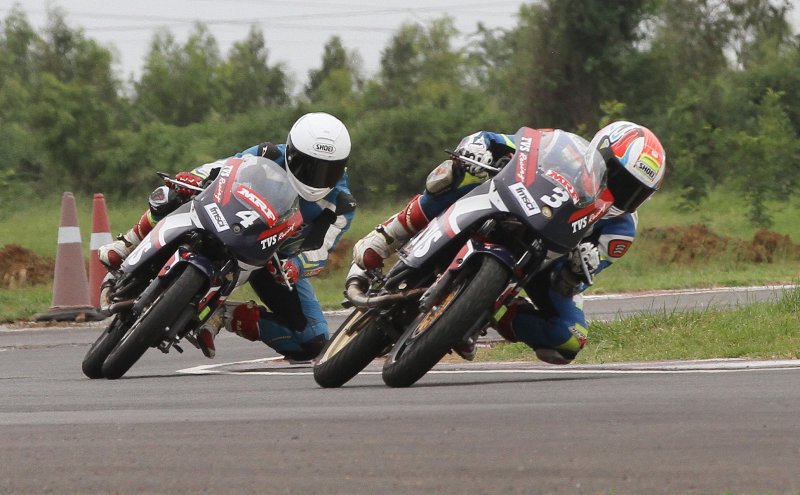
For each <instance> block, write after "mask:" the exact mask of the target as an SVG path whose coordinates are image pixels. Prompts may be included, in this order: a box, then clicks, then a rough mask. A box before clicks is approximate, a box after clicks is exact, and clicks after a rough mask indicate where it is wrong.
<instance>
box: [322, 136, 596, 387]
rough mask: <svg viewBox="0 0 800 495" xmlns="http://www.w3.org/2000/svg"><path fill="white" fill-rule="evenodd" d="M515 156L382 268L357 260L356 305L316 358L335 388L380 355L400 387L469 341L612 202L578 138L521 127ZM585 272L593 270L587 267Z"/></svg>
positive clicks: (352, 290)
mask: <svg viewBox="0 0 800 495" xmlns="http://www.w3.org/2000/svg"><path fill="white" fill-rule="evenodd" d="M514 142H515V143H516V145H517V146H516V148H517V149H516V152H515V153H514V155H513V157H511V158H510V160H508V161H507V163H505V164H504V165H502V166H501V167H497V168H495V167H490V166H485V165H483V164H481V163H479V162H475V161H473V160H470V159H469V158H466V157H462V156H459V155H456V154H453V153H451V156H452V158H453V160H460V161H461V162H462V163H465V164H472V165H477V166H481V167H484V168H486V169H487V170H488V171H489V173H490V174H492V175H493V176H492V178H491V179H490V180H488V181H486V182H485V183H483V184H482V185H480V186H478V187H476V188H475V189H473V190H472V191H470V192H469V193H468V194H467V195H465V196H464V197H462V198H460V199H459V200H458V201H456V202H455V203H453V204H452V205H451V206H450V207H449V208H448V209H447V210H446V211H444V212H443V213H442V214H441V215H439V216H438V217H436V218H435V219H433V220H432V221H431V222H430V223H429V224H428V226H427V227H426V228H425V229H423V230H422V231H420V232H419V233H417V234H416V235H415V236H414V237H413V238H411V239H410V240H409V241H408V242H407V243H406V245H405V246H403V247H402V248H401V249H400V251H399V253H398V254H399V259H398V261H397V262H396V263H395V264H394V265H393V266H392V267H391V269H389V271H388V272H387V274H386V275H385V276H382V275H380V274H375V273H371V274H368V273H364V272H363V271H361V270H359V269H358V267H356V266H355V265H353V268H352V269H351V273H350V274H349V275H348V280H347V282H346V285H347V289H346V292H345V295H346V298H347V304H348V305H352V306H353V307H354V308H355V309H354V310H353V312H352V313H351V314H350V315H349V316H348V318H347V319H346V320H345V321H344V323H342V325H341V326H340V328H339V329H338V330H337V331H336V332H335V333H334V335H333V336H332V338H331V340H330V341H329V342H328V344H327V346H326V347H325V349H323V351H322V353H321V355H320V358H319V359H318V362H317V363H316V364H315V366H314V378H315V380H316V382H317V383H318V384H319V385H320V386H322V387H326V388H327V387H339V386H341V385H343V384H344V383H346V382H347V381H348V380H350V379H351V378H353V377H354V376H355V375H357V374H358V373H359V372H360V371H361V370H363V369H364V368H365V367H366V366H367V365H368V364H369V363H370V362H372V360H373V359H375V358H376V357H378V356H381V355H386V359H385V361H384V363H383V370H382V377H383V380H384V382H385V383H386V384H387V385H389V386H391V387H408V386H410V385H412V384H414V383H415V382H416V381H418V380H419V379H420V378H422V377H423V376H424V375H425V374H426V373H427V372H428V371H429V370H430V369H431V368H433V366H434V365H436V364H437V363H438V362H439V361H440V360H441V359H442V358H443V357H444V356H445V355H447V354H448V353H449V352H451V351H452V350H453V349H454V348H457V347H458V346H461V345H463V344H469V343H474V342H476V341H477V338H478V337H479V336H480V335H482V334H485V333H486V329H487V328H488V327H489V326H490V325H492V324H495V323H496V317H499V316H500V315H501V314H502V313H503V312H504V309H505V307H506V306H507V305H508V304H509V303H510V302H511V301H512V300H513V299H514V298H515V297H516V296H517V295H518V294H519V293H520V291H522V290H523V289H524V287H525V286H526V285H527V284H528V283H530V282H531V281H532V280H533V279H534V277H536V276H537V274H540V273H541V272H542V271H543V270H546V269H548V268H549V267H551V266H552V264H553V262H555V261H556V260H558V259H559V258H562V257H563V256H565V255H566V254H568V253H569V252H570V251H571V250H572V249H574V248H575V247H576V246H577V245H578V244H579V243H580V241H581V239H582V238H583V237H584V236H585V235H586V233H587V231H588V229H590V228H591V226H592V225H593V224H594V222H596V221H597V220H599V219H600V218H601V217H602V216H603V215H604V214H605V213H606V212H607V211H608V209H609V208H610V207H611V201H608V200H605V199H601V193H602V192H603V190H604V189H605V180H606V167H605V163H604V162H603V159H602V157H601V156H600V154H599V153H598V152H597V151H595V150H594V149H590V148H589V143H588V142H587V141H586V140H585V139H583V138H581V137H580V136H577V135H575V134H571V133H567V132H564V131H561V130H539V129H531V128H527V127H523V128H521V129H520V130H519V131H517V133H516V135H515V140H514ZM584 278H585V281H586V282H587V283H591V274H590V273H589V272H588V269H586V267H585V266H584Z"/></svg>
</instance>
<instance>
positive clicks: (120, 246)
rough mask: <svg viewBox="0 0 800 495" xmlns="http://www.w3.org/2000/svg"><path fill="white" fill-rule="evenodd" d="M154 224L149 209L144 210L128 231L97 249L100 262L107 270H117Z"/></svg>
mask: <svg viewBox="0 0 800 495" xmlns="http://www.w3.org/2000/svg"><path fill="white" fill-rule="evenodd" d="M155 224H156V222H155V220H153V216H152V214H151V213H150V210H147V211H146V212H144V214H143V215H142V217H141V218H140V219H139V221H138V222H136V224H135V225H134V226H133V227H131V229H130V230H129V231H127V232H125V233H124V234H120V235H119V236H118V237H117V240H116V241H114V242H110V243H108V244H104V245H102V246H100V247H99V248H98V249H97V256H98V257H99V258H100V262H101V263H102V264H104V265H105V266H106V268H108V269H109V270H117V269H118V268H119V267H120V265H122V262H123V261H125V258H127V257H128V255H129V254H131V251H133V250H134V249H135V248H136V246H138V245H139V243H140V242H142V239H144V236H146V235H147V234H148V233H149V232H150V231H151V230H153V226H155Z"/></svg>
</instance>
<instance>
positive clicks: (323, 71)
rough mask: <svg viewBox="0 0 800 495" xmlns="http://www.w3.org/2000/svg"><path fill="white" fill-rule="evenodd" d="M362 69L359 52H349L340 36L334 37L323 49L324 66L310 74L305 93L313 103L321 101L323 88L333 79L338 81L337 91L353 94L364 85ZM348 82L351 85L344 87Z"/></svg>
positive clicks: (336, 84) (311, 71)
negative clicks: (343, 84)
mask: <svg viewBox="0 0 800 495" xmlns="http://www.w3.org/2000/svg"><path fill="white" fill-rule="evenodd" d="M360 67H361V57H360V56H359V55H358V52H356V51H352V52H349V51H347V49H345V47H344V45H343V44H342V39H341V38H340V37H339V36H332V37H331V39H330V40H328V42H327V43H325V47H324V48H323V52H322V66H321V67H320V68H319V69H312V70H310V71H309V72H308V83H307V84H306V87H305V91H304V92H305V95H306V97H307V98H308V99H309V100H310V101H312V102H316V101H319V100H320V99H321V95H320V93H321V92H322V91H323V88H322V87H323V86H324V85H325V83H326V81H327V80H329V79H331V78H334V79H337V80H338V82H337V83H334V85H335V86H337V89H339V90H343V91H345V92H346V93H345V95H348V94H352V93H353V92H354V91H356V90H358V89H359V88H360V87H361V85H362V83H363V80H362V77H361V75H360V71H361V69H360ZM346 81H349V85H347V86H344V87H342V83H346Z"/></svg>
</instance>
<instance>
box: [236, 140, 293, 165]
mask: <svg viewBox="0 0 800 495" xmlns="http://www.w3.org/2000/svg"><path fill="white" fill-rule="evenodd" d="M285 149H286V145H285V144H273V143H270V142H268V141H267V142H264V143H261V144H257V145H255V146H251V147H249V148H247V149H246V150H243V151H240V152H239V153H236V154H235V155H233V156H235V157H236V158H241V157H243V156H245V155H252V156H263V157H264V158H269V159H270V160H272V161H274V162H276V163H277V164H279V165H283V159H284V150H285Z"/></svg>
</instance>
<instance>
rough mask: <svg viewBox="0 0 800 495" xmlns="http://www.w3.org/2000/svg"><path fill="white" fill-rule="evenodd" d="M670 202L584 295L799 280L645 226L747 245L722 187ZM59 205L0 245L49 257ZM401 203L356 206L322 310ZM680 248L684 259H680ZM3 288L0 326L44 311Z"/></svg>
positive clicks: (778, 266) (118, 205) (125, 207)
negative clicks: (697, 228) (360, 250)
mask: <svg viewBox="0 0 800 495" xmlns="http://www.w3.org/2000/svg"><path fill="white" fill-rule="evenodd" d="M676 201H677V197H676V196H675V195H671V194H669V193H663V194H659V195H657V196H656V197H654V199H653V200H652V201H649V202H648V203H646V204H645V205H644V206H643V207H642V208H641V210H640V222H639V225H640V231H641V232H642V234H641V235H640V236H639V238H637V241H636V243H635V244H634V246H633V247H632V248H631V250H630V252H629V253H628V254H627V255H626V256H625V258H623V259H622V260H620V261H619V262H617V263H616V265H615V266H614V267H612V268H611V269H608V270H606V271H605V272H603V273H602V274H601V275H600V276H599V277H597V279H596V284H595V286H594V287H592V288H591V289H590V290H589V292H590V293H613V292H630V291H639V290H650V289H678V288H690V287H714V286H740V285H761V284H773V283H797V282H798V281H800V270H798V267H800V263H798V261H800V248H797V249H795V250H794V251H793V250H792V249H788V250H787V249H784V250H783V251H781V252H780V253H777V255H776V256H774V257H772V259H770V260H768V261H762V262H753V261H752V260H751V259H748V258H746V257H742V256H740V253H739V251H741V249H740V248H739V246H737V245H735V244H734V243H730V242H729V243H728V244H727V245H724V246H721V247H720V245H719V239H717V238H715V237H713V236H709V237H708V238H687V237H673V238H666V239H665V238H664V235H662V234H663V233H661V234H659V233H655V234H654V233H652V232H650V229H653V228H661V229H664V228H670V227H677V228H683V227H686V226H690V225H702V226H704V227H705V228H707V229H708V231H709V232H711V233H713V234H714V235H722V236H726V237H727V238H730V239H733V240H747V239H751V238H752V237H753V236H754V234H755V233H756V232H757V231H758V229H756V228H755V227H753V226H752V225H750V224H748V222H747V221H746V216H745V209H744V207H743V206H742V205H741V203H740V202H738V201H733V200H731V198H730V197H729V196H727V195H726V194H725V191H724V190H723V189H722V188H720V190H718V191H716V192H715V193H714V194H712V195H711V196H710V197H709V199H708V200H707V201H705V202H704V203H703V204H702V205H701V206H702V207H701V208H695V209H693V210H689V211H682V212H679V211H676V210H675V209H674V208H673V205H674V204H675V203H676ZM106 203H107V206H108V210H109V220H110V224H111V232H112V234H113V235H116V234H117V233H119V232H123V231H125V230H127V229H128V228H129V227H130V226H131V225H132V224H133V223H134V222H135V221H136V220H138V218H139V217H140V215H141V214H142V212H143V210H144V207H145V201H144V198H141V199H138V198H136V199H132V200H127V201H115V200H112V199H108V198H107V199H106ZM60 204H61V197H60V196H57V197H50V198H44V199H43V200H42V201H38V202H35V203H31V204H30V206H29V207H27V208H26V210H25V211H9V212H7V215H5V216H3V218H0V247H1V246H3V245H5V244H11V243H14V244H19V245H21V246H23V247H24V248H26V249H29V250H31V251H33V252H34V253H36V254H37V255H40V256H49V257H53V258H54V257H55V254H56V240H57V235H58V222H59V218H60V214H59V211H60ZM402 204H403V202H402V201H397V200H393V201H389V202H386V203H385V204H381V205H370V206H368V207H365V206H362V207H361V208H359V210H358V213H357V214H356V218H355V221H354V222H353V225H352V227H351V228H350V231H349V232H348V233H347V234H346V235H345V237H344V238H343V239H342V242H341V243H340V248H339V249H338V250H337V253H336V256H335V259H334V260H333V262H332V263H331V264H330V266H329V269H328V270H326V272H324V273H323V274H322V275H321V276H320V277H317V278H315V279H314V280H313V283H314V285H315V288H316V290H317V294H318V296H319V299H320V302H321V303H322V304H323V306H324V307H326V308H328V309H338V308H340V305H339V304H340V302H341V300H342V283H343V280H344V277H345V274H346V272H347V269H348V265H349V259H350V250H351V248H352V245H353V243H354V242H355V240H357V239H359V238H360V237H362V236H363V235H365V234H366V233H367V232H369V231H370V230H371V229H372V228H374V226H375V225H377V224H378V223H380V222H381V221H383V220H384V219H386V218H387V217H388V216H389V215H390V214H391V213H393V212H396V211H397V210H398V209H399V208H400V207H401V206H402ZM76 205H77V207H78V218H79V224H80V226H81V234H82V239H83V247H84V252H85V254H86V256H87V257H88V254H89V238H90V235H91V209H92V198H91V196H88V195H84V196H80V195H76ZM782 206H783V208H782V209H776V210H775V212H774V215H773V218H774V226H773V227H772V230H773V231H775V232H777V233H780V235H783V236H786V239H788V242H789V243H791V242H792V240H793V239H800V224H798V222H796V218H797V216H798V214H799V213H800V205H797V204H788V205H785V204H784V205H782ZM20 226H24V228H23V227H20ZM688 244H691V245H690V246H689V245H688ZM690 248H691V249H690ZM767 249H769V247H767ZM793 249H794V248H793ZM682 250H683V251H686V252H688V253H689V254H688V255H686V256H684V255H683V254H685V253H683V251H682ZM10 291H11V289H4V288H2V281H0V301H2V302H4V304H2V306H0V321H9V320H15V319H23V318H28V317H30V316H31V315H33V314H34V313H37V312H41V311H45V310H46V309H47V308H48V307H49V301H50V298H49V297H43V294H47V293H49V291H50V286H49V285H46V286H42V287H37V288H33V289H26V290H22V291H20V290H14V291H13V292H15V294H10V293H9V292H10ZM234 297H235V298H237V299H250V298H254V295H253V293H252V291H250V290H249V289H248V288H246V287H245V288H242V289H240V290H239V291H238V292H237V293H236V294H234Z"/></svg>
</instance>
